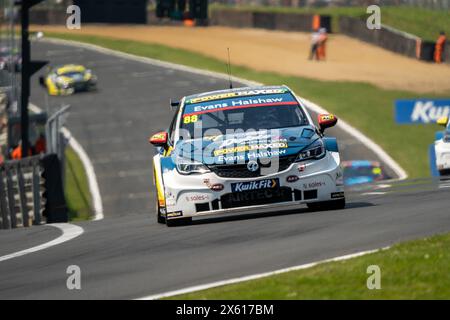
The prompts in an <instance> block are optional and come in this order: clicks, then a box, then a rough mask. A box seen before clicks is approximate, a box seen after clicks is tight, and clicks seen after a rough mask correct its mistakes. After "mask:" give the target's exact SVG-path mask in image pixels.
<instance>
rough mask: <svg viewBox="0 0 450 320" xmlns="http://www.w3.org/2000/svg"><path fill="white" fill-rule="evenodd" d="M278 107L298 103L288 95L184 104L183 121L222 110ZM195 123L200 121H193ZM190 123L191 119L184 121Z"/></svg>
mask: <svg viewBox="0 0 450 320" xmlns="http://www.w3.org/2000/svg"><path fill="white" fill-rule="evenodd" d="M280 105H298V102H297V101H296V100H295V98H294V97H293V96H292V94H290V93H284V94H273V95H266V96H254V97H246V98H235V99H227V100H219V101H215V102H200V103H196V104H186V106H185V107H184V113H183V119H185V118H186V117H192V116H193V115H200V114H204V113H210V112H217V111H223V110H229V109H230V110H231V109H232V110H235V109H240V108H252V107H265V106H280ZM194 120H195V121H194V122H196V121H197V120H200V119H194ZM184 121H186V123H191V122H192V119H191V118H190V119H189V120H184Z"/></svg>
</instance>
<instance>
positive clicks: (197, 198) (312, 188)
mask: <svg viewBox="0 0 450 320" xmlns="http://www.w3.org/2000/svg"><path fill="white" fill-rule="evenodd" d="M339 163H340V160H339V154H338V153H335V152H327V154H326V156H325V157H324V158H322V159H320V160H311V161H305V162H301V163H292V164H291V165H290V166H289V168H288V169H286V170H284V171H282V172H277V173H274V174H271V175H266V176H262V177H258V178H239V179H236V178H223V177H219V176H218V175H216V174H215V173H213V172H210V173H205V174H196V175H182V174H180V173H178V171H177V170H176V169H174V170H171V171H169V172H165V173H164V176H163V177H164V190H165V202H166V217H167V219H178V218H186V217H194V218H195V217H203V216H209V215H219V216H220V215H222V216H223V215H225V214H226V215H227V216H228V215H232V214H234V213H239V214H242V213H263V212H270V211H280V210H291V209H297V208H301V207H302V206H303V205H304V204H306V203H311V202H322V201H330V200H338V199H342V198H344V189H343V188H344V187H343V179H342V171H341V168H340V166H339Z"/></svg>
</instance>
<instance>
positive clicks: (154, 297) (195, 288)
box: [137, 247, 389, 300]
mask: <svg viewBox="0 0 450 320" xmlns="http://www.w3.org/2000/svg"><path fill="white" fill-rule="evenodd" d="M386 249H389V247H385V248H381V249H375V250H367V251H361V252H357V253H352V254H347V255H344V256H340V257H336V258H331V259H326V260H321V261H317V262H312V263H307V264H302V265H299V266H294V267H290V268H285V269H279V270H275V271H269V272H265V273H259V274H254V275H249V276H244V277H240V278H233V279H228V280H222V281H217V282H212V283H207V284H202V285H198V286H193V287H188V288H184V289H179V290H174V291H169V292H164V293H159V294H154V295H149V296H146V297H142V298H139V299H137V300H157V299H162V298H167V297H173V296H177V295H180V294H186V293H191V292H196V291H201V290H206V289H211V288H216V287H221V286H224V285H229V284H234V283H239V282H244V281H250V280H256V279H261V278H266V277H270V276H273V275H277V274H281V273H286V272H290V271H297V270H303V269H308V268H311V267H315V266H317V265H319V264H322V263H326V262H334V261H342V260H348V259H351V258H356V257H360V256H363V255H366V254H370V253H374V252H378V251H380V250H386Z"/></svg>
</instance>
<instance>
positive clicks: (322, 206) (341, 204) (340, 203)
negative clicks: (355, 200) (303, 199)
mask: <svg viewBox="0 0 450 320" xmlns="http://www.w3.org/2000/svg"><path fill="white" fill-rule="evenodd" d="M306 205H307V206H308V209H309V210H311V211H325V210H339V209H344V208H345V198H342V199H338V200H330V201H322V202H312V203H307V204H306Z"/></svg>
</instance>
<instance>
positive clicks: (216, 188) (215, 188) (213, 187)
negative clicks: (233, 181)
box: [203, 179, 225, 191]
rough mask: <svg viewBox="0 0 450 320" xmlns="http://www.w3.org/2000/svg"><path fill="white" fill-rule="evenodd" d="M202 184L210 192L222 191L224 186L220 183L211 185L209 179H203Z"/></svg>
mask: <svg viewBox="0 0 450 320" xmlns="http://www.w3.org/2000/svg"><path fill="white" fill-rule="evenodd" d="M203 183H204V184H206V186H207V187H208V188H210V189H211V190H212V191H222V190H223V189H225V186H224V185H223V184H221V183H214V184H211V180H209V179H203Z"/></svg>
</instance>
